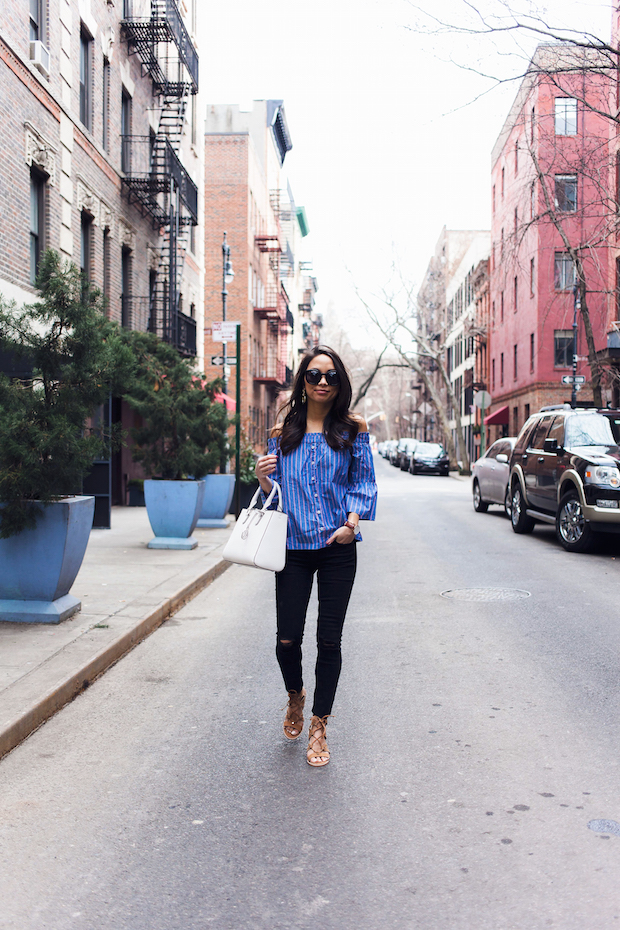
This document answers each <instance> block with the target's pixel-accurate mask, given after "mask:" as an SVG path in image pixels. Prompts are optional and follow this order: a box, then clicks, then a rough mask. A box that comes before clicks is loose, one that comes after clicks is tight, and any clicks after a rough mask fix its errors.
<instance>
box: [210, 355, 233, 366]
mask: <svg viewBox="0 0 620 930" xmlns="http://www.w3.org/2000/svg"><path fill="white" fill-rule="evenodd" d="M211 364H212V365H223V364H224V356H223V355H212V356H211ZM226 364H227V365H236V364H237V359H236V358H234V357H233V356H232V355H227V356H226Z"/></svg>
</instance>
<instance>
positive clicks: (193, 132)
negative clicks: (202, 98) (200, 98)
mask: <svg viewBox="0 0 620 930" xmlns="http://www.w3.org/2000/svg"><path fill="white" fill-rule="evenodd" d="M196 111H197V106H196V95H195V94H192V97H191V99H190V129H191V140H192V145H196V140H197V138H198V133H197V123H198V120H197V112H196Z"/></svg>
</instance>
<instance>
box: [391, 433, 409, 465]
mask: <svg viewBox="0 0 620 930" xmlns="http://www.w3.org/2000/svg"><path fill="white" fill-rule="evenodd" d="M407 441H408V440H406V439H398V440H397V441H396V445H395V446H394V448H393V449H392V450H390V462H391V464H392V465H393V466H394V468H400V453H401V451H402V450H403V449H404V448H405V446H404V443H406V442H407Z"/></svg>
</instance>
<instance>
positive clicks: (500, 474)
mask: <svg viewBox="0 0 620 930" xmlns="http://www.w3.org/2000/svg"><path fill="white" fill-rule="evenodd" d="M516 441H517V438H516V436H506V437H505V438H504V439H497V440H496V441H495V442H494V443H493V445H492V446H489V448H488V449H487V451H486V452H485V454H484V455H483V456H482V458H479V459H478V461H477V462H474V467H473V469H472V491H473V495H474V510H475V511H476V512H477V513H486V511H487V509H488V507H489V504H500V505H501V506H502V507H503V508H504V511H505V513H506V516H507V517H510V490H509V487H508V478H509V476H510V456H511V454H512V450H513V448H514V444H515V442H516Z"/></svg>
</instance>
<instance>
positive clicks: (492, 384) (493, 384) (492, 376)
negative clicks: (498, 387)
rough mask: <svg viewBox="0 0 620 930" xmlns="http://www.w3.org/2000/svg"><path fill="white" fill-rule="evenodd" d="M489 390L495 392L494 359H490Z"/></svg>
mask: <svg viewBox="0 0 620 930" xmlns="http://www.w3.org/2000/svg"><path fill="white" fill-rule="evenodd" d="M491 390H492V391H494V390H495V359H494V358H493V359H491Z"/></svg>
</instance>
